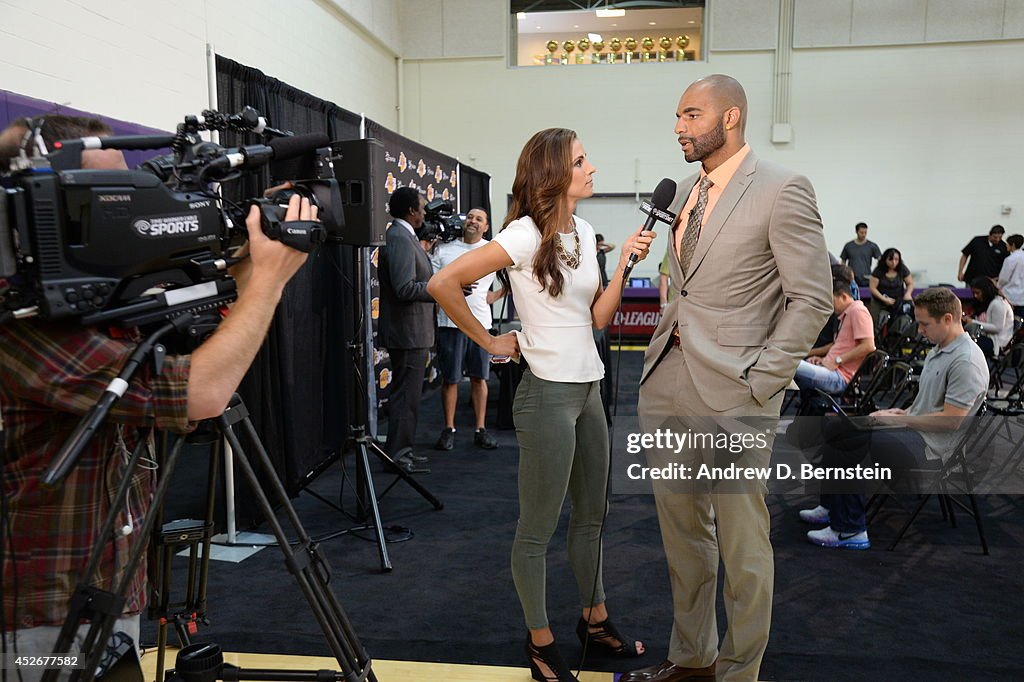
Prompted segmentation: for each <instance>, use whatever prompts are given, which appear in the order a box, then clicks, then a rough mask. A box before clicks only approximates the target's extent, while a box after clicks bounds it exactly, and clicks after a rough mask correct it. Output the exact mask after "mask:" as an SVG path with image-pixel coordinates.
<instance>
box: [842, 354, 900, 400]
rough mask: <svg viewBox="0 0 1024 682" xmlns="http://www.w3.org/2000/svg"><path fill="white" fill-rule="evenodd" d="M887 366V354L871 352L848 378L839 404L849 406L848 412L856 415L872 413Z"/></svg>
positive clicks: (882, 384) (882, 386)
mask: <svg viewBox="0 0 1024 682" xmlns="http://www.w3.org/2000/svg"><path fill="white" fill-rule="evenodd" d="M888 364H889V354H888V353H886V352H885V351H884V350H880V349H879V350H874V351H871V353H869V354H868V355H867V357H865V358H864V360H863V361H862V362H861V363H860V367H858V368H857V371H856V372H855V373H854V375H853V376H852V377H850V382H849V383H848V384H846V390H845V391H843V394H842V396H840V399H839V402H840V404H841V405H843V406H844V407H845V406H847V405H849V406H851V408H852V409H851V410H850V411H851V412H853V413H856V414H867V413H868V412H873V411H874V400H875V396H876V395H878V394H879V392H880V391H881V390H882V389H883V388H884V378H885V376H886V367H887V366H888Z"/></svg>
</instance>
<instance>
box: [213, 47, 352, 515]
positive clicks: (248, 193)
mask: <svg viewBox="0 0 1024 682" xmlns="http://www.w3.org/2000/svg"><path fill="white" fill-rule="evenodd" d="M246 105H248V106H251V107H254V108H255V109H256V110H257V111H259V112H260V114H262V115H263V116H265V117H266V118H267V119H268V120H269V121H270V125H271V126H273V127H276V128H282V129H287V130H291V131H292V132H294V133H295V134H297V135H302V134H305V133H317V132H322V133H326V134H327V136H328V137H329V138H330V139H331V140H346V139H356V138H358V137H359V124H360V121H361V117H360V116H359V115H358V114H355V113H352V112H350V111H347V110H345V109H342V108H341V107H339V106H337V105H336V104H333V103H331V102H326V101H324V100H321V99H319V98H316V97H314V96H312V95H310V94H308V93H306V92H303V91H301V90H298V89H296V88H293V87H291V86H290V85H287V84H286V83H282V82H281V81H279V80H277V79H275V78H271V77H269V76H266V75H264V74H263V73H262V72H260V71H259V70H257V69H253V68H250V67H247V66H243V65H241V64H238V63H236V62H234V61H231V60H230V59H225V58H223V57H220V56H218V57H217V107H218V109H219V110H221V111H224V112H231V113H234V112H237V111H240V110H241V109H242V107H243V106H246ZM257 141H258V138H257V136H255V135H252V134H248V133H246V134H239V133H230V132H229V133H223V134H222V135H221V144H223V145H225V146H236V145H239V144H249V143H254V142H257ZM268 180H269V178H268V176H267V174H264V177H262V178H251V179H247V180H246V181H245V182H244V183H243V182H236V183H230V186H225V188H224V194H225V196H227V197H229V198H231V199H232V200H236V201H237V200H240V199H245V198H251V197H256V196H260V195H261V193H262V190H263V189H264V187H265V186H266V183H267V181H268ZM351 270H352V265H351V248H350V247H338V246H330V247H324V248H321V249H319V250H318V251H317V252H316V253H315V254H313V255H312V256H311V257H310V258H309V260H308V261H307V263H306V265H305V266H303V268H302V270H300V271H299V272H298V273H297V274H296V275H295V277H294V278H293V279H292V280H291V281H290V282H289V283H288V285H287V287H286V288H285V291H284V295H283V297H282V300H281V304H280V305H279V306H278V308H277V311H276V313H275V316H274V322H273V324H272V326H271V328H270V333H269V334H268V336H267V341H266V343H265V344H264V345H263V348H262V349H261V350H260V353H259V355H258V356H257V358H256V360H255V362H254V363H253V365H252V368H251V369H250V370H249V373H248V374H247V375H246V378H245V380H244V381H243V382H242V385H241V386H240V388H239V394H240V395H241V396H242V398H243V400H245V403H246V405H247V406H248V408H249V411H250V414H251V416H252V420H253V424H254V425H255V427H256V430H257V432H258V433H259V435H260V438H261V439H262V440H263V443H264V445H265V446H266V447H267V451H268V453H269V454H270V457H271V459H272V460H273V462H274V466H275V468H276V469H277V472H278V475H279V476H280V477H281V479H282V480H283V481H284V483H285V486H286V488H287V489H288V491H289V492H290V493H292V494H294V493H296V492H297V491H298V490H299V489H301V488H302V486H303V485H305V483H306V482H307V481H308V480H310V479H311V478H312V477H313V476H315V474H316V473H318V472H319V468H320V467H321V466H323V465H325V464H327V463H329V462H330V461H331V459H330V458H331V455H332V454H333V452H335V451H336V450H337V449H338V447H340V446H341V445H342V444H343V438H344V436H345V430H344V429H343V428H338V425H339V424H342V425H347V423H348V412H349V410H348V404H347V400H346V399H345V396H344V395H343V389H344V386H343V384H342V381H341V379H340V377H341V376H342V374H343V371H342V367H343V358H342V357H341V356H342V355H343V353H344V340H343V335H342V334H341V333H340V330H338V329H335V328H333V327H332V325H335V324H337V322H336V321H337V320H339V319H341V317H342V316H341V315H340V314H337V313H338V309H335V310H334V311H332V310H331V308H330V306H346V305H347V302H346V301H347V296H346V294H345V292H344V289H345V288H346V284H347V283H348V282H350V281H351ZM237 499H238V501H239V504H238V508H237V512H236V516H237V518H238V520H239V522H240V525H245V524H247V523H250V522H255V521H257V520H258V514H257V511H256V507H255V504H253V503H251V502H250V501H249V499H250V498H249V496H247V495H239V496H238V498H237Z"/></svg>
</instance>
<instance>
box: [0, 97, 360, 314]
mask: <svg viewBox="0 0 1024 682" xmlns="http://www.w3.org/2000/svg"><path fill="white" fill-rule="evenodd" d="M29 125H30V129H29V131H28V133H27V134H26V140H25V142H26V144H25V145H24V146H23V147H28V148H29V149H32V150H33V152H32V154H31V155H30V154H29V153H27V152H26V151H25V150H24V148H23V149H22V151H21V153H20V155H19V156H17V157H15V158H14V159H13V160H12V162H11V168H10V171H9V172H5V173H4V177H3V180H4V182H3V185H4V186H5V187H6V188H7V189H2V194H0V324H4V323H6V322H8V321H9V320H11V319H14V318H21V317H32V316H39V317H42V318H44V319H47V320H59V319H71V320H78V321H80V322H81V323H82V324H85V325H89V324H97V323H100V322H111V323H124V324H133V325H138V324H143V323H146V322H151V321H158V320H162V319H165V318H167V317H168V316H169V315H170V314H171V313H174V312H179V311H189V310H192V309H193V308H195V309H196V310H197V311H201V310H210V309H215V308H216V307H218V306H219V305H222V304H223V303H226V302H230V301H231V300H234V298H235V283H234V280H233V279H232V278H231V277H230V275H229V274H228V271H227V269H228V267H229V266H230V265H231V264H232V263H233V262H236V261H237V260H238V259H236V258H233V254H234V253H235V251H236V250H237V248H238V247H240V246H241V245H242V244H243V243H244V242H245V241H246V239H247V233H246V228H245V217H246V214H247V213H248V211H249V207H250V206H252V205H254V204H255V205H258V206H259V208H260V212H261V214H262V227H263V231H264V233H265V234H266V235H267V236H268V237H270V238H271V239H277V240H280V241H282V242H284V243H286V244H287V245H288V246H291V247H292V248H295V249H299V250H302V251H307V252H308V251H311V250H313V249H314V248H316V247H317V246H318V245H319V244H321V243H323V242H325V241H331V240H335V241H342V238H343V234H342V231H343V229H344V226H345V220H344V214H343V209H342V205H341V196H340V192H339V189H338V184H337V181H336V180H335V179H334V173H333V164H332V152H331V148H330V142H329V140H328V138H327V136H326V135H322V134H319V135H299V136H292V135H291V134H289V133H285V132H282V131H279V130H275V129H273V128H270V127H268V126H267V122H266V120H265V119H263V118H262V117H261V116H260V115H259V114H258V113H257V112H256V111H255V110H254V109H251V108H249V107H246V109H245V110H243V112H242V113H240V114H236V115H226V114H222V113H220V112H217V111H209V110H208V111H204V112H203V113H202V114H201V115H200V116H187V117H185V119H184V122H183V123H180V124H179V125H178V129H177V133H176V134H174V135H129V136H111V137H85V138H81V139H77V140H66V141H61V142H58V143H56V144H55V145H54V147H55V149H51V150H47V149H46V148H45V145H43V143H42V136H41V129H42V126H43V125H45V117H43V118H40V119H36V120H35V121H30V122H29ZM204 130H217V131H225V130H235V131H240V132H248V133H258V134H261V135H262V136H263V141H264V143H263V144H252V145H247V146H242V147H237V148H225V147H222V146H220V145H218V144H214V143H212V142H207V141H204V140H202V139H201V138H200V137H199V131H204ZM166 147H170V148H171V149H172V153H171V154H169V155H166V156H160V157H157V158H154V159H150V160H149V161H147V162H145V163H144V164H142V166H140V168H139V169H137V170H87V169H82V168H81V165H82V164H81V158H82V152H83V151H87V150H94V149H122V150H124V149H160V148H166ZM43 152H48V153H46V154H45V155H43ZM288 160H299V161H300V162H301V163H300V166H301V167H302V169H303V173H304V175H301V176H291V177H293V178H295V181H294V182H293V183H291V187H290V189H287V190H283V191H281V192H278V193H277V194H275V195H274V196H272V197H269V198H264V197H254V198H250V199H246V200H243V201H240V202H230V201H227V200H226V199H223V198H222V197H221V196H220V194H218V193H217V192H216V191H214V189H213V185H214V183H219V184H223V183H227V182H231V181H233V180H236V179H238V178H240V177H242V175H243V174H244V173H249V172H255V171H258V170H259V169H261V168H262V167H264V166H266V165H267V164H269V163H271V162H274V163H275V164H276V163H280V162H282V161H288ZM291 193H299V194H301V195H302V196H304V197H308V198H309V199H310V200H311V201H312V202H313V203H314V204H315V205H317V206H318V208H319V219H320V222H319V223H316V222H312V221H292V222H287V223H285V222H284V216H285V205H286V204H287V201H288V197H289V196H290V194H291ZM5 280H6V281H5ZM190 306H191V307H190Z"/></svg>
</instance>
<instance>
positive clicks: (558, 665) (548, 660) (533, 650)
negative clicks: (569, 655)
mask: <svg viewBox="0 0 1024 682" xmlns="http://www.w3.org/2000/svg"><path fill="white" fill-rule="evenodd" d="M526 657H527V658H528V659H530V673H531V674H532V675H533V679H535V680H537V681H538V682H576V677H575V676H574V675H573V674H572V671H571V670H569V666H567V665H566V664H565V661H564V660H563V659H562V654H561V653H559V651H558V647H557V646H556V645H555V643H554V642H552V643H551V644H546V645H544V646H537V645H536V644H534V643H533V640H532V639H531V638H530V633H529V632H527V633H526ZM537 661H540V662H541V663H543V664H544V665H546V666H547V667H548V670H550V671H551V672H552V674H553V675H554V677H552V676H551V675H545V674H544V673H542V672H541V670H540V666H538V665H537Z"/></svg>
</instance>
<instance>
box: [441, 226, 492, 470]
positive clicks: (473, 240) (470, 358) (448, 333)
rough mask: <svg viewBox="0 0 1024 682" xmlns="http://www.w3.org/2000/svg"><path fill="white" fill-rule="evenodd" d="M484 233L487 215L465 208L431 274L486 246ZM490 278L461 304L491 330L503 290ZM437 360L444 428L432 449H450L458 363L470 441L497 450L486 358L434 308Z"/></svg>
mask: <svg viewBox="0 0 1024 682" xmlns="http://www.w3.org/2000/svg"><path fill="white" fill-rule="evenodd" d="M485 232H487V212H486V211H484V210H483V209H482V208H473V209H470V210H469V212H468V213H467V214H466V222H465V224H464V225H463V228H462V238H461V239H453V240H451V241H447V242H442V243H440V244H438V245H437V247H436V248H435V250H434V255H433V256H432V257H431V259H430V264H431V265H433V266H434V272H437V271H438V270H440V269H441V268H443V267H445V266H446V265H448V264H449V263H451V262H452V261H454V260H455V259H457V258H458V257H459V256H461V255H463V254H465V253H469V252H470V251H473V250H474V249H478V248H480V247H481V246H483V245H485V244H487V243H488V240H486V239H484V233H485ZM494 279H495V275H494V273H491V274H489V275H485V276H484V277H481V278H480V279H478V280H477V281H476V282H474V283H473V284H472V285H470V288H469V293H467V294H466V303H468V304H469V309H470V310H471V311H473V316H474V317H476V319H477V320H479V321H480V324H482V325H483V326H484V328H485V329H490V328H491V324H492V323H493V319H492V318H491V304H492V303H494V302H495V301H496V300H498V299H499V298H501V297H502V296H504V295H505V290H504V289H501V290H500V291H491V285H492V284H493V283H494ZM437 359H438V362H439V364H440V367H441V383H442V386H441V406H442V409H443V410H444V429H443V430H442V431H441V437H440V438H438V440H437V444H436V445H435V446H434V447H435V448H436V449H438V450H451V449H452V448H454V447H455V406H456V403H457V402H458V399H459V382H460V381H462V364H463V361H465V363H466V373H467V374H469V380H470V386H471V388H470V394H471V396H472V399H473V416H474V418H475V419H476V430H475V431H474V433H473V443H474V444H475V445H476V446H477V447H481V448H484V449H485V450H493V449H494V448H496V447H498V442H497V441H496V440H494V437H493V436H492V435H491V434H489V433H487V429H486V428H485V424H484V421H485V418H486V413H487V379H488V377H489V376H490V371H489V370H490V354H489V353H488V352H487V351H486V350H484V349H483V348H481V347H480V346H478V345H477V343H476V342H475V341H473V340H472V339H470V338H469V337H468V336H466V334H465V333H463V332H462V330H460V329H459V328H458V327H457V326H456V325H455V323H454V322H452V321H451V320H450V319H449V318H448V315H447V314H446V313H445V312H444V310H441V309H440V308H438V310H437Z"/></svg>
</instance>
